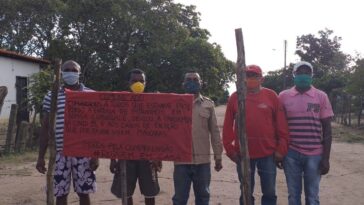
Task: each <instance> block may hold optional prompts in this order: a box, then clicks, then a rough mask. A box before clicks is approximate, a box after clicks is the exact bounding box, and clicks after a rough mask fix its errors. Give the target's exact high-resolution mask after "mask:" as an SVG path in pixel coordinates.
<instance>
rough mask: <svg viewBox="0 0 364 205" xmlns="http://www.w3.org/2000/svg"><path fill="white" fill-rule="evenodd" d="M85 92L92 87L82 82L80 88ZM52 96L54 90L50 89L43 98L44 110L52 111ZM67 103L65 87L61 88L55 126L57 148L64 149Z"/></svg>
mask: <svg viewBox="0 0 364 205" xmlns="http://www.w3.org/2000/svg"><path fill="white" fill-rule="evenodd" d="M79 91H84V92H92V91H93V90H91V89H90V88H87V87H85V86H84V85H83V84H81V87H80V90H79ZM51 98H52V92H51V91H48V93H47V95H46V96H45V97H44V99H43V112H47V113H49V112H50V111H51ZM65 104H66V96H65V91H64V88H63V87H62V88H60V89H59V92H58V100H57V115H56V128H55V137H56V150H57V151H62V150H63V130H64V108H65Z"/></svg>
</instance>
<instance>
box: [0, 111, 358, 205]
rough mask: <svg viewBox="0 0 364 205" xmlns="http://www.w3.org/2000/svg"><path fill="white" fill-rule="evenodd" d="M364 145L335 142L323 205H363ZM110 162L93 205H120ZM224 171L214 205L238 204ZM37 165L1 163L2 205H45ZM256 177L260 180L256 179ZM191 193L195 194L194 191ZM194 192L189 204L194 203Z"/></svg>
mask: <svg viewBox="0 0 364 205" xmlns="http://www.w3.org/2000/svg"><path fill="white" fill-rule="evenodd" d="M224 109H225V108H224V107H218V108H217V115H218V121H219V124H220V125H221V124H222V120H223V115H224ZM363 157H364V145H363V144H348V143H339V142H334V143H333V147H332V157H331V170H330V172H329V174H328V175H325V176H324V177H323V178H322V182H321V189H320V191H321V192H320V197H321V204H323V205H354V204H355V205H364V199H363V195H364V160H363ZM108 163H109V161H108V160H101V165H100V167H99V169H98V170H97V185H98V191H97V193H96V194H93V195H92V201H93V204H100V205H101V204H107V205H109V204H110V205H116V204H121V201H120V200H119V199H116V198H115V197H114V196H113V195H112V194H111V193H110V186H111V179H112V175H111V173H110V172H109V171H108ZM223 165H224V168H223V170H222V171H221V172H219V173H217V172H215V171H213V173H212V182H211V187H210V188H211V203H210V204H212V205H217V204H223V205H231V204H238V198H239V194H240V191H239V183H238V180H237V174H236V170H235V165H234V164H233V163H232V162H230V161H229V159H228V158H227V157H226V156H224V158H223ZM34 167H35V162H32V163H26V164H24V165H21V166H14V165H8V164H0V205H8V204H9V205H10V204H11V205H15V204H19V205H20V204H21V205H23V204H24V205H38V204H39V205H40V204H45V180H46V179H45V176H44V175H41V174H39V173H37V172H36V171H35V169H34ZM172 173H173V164H172V163H171V162H164V164H163V170H162V172H161V173H160V175H159V181H160V186H161V193H160V194H159V196H158V197H157V204H158V205H170V204H172V202H171V198H172V196H173V180H172ZM256 178H257V177H256ZM256 184H257V185H258V186H257V187H256V189H255V196H256V204H260V197H261V192H260V190H259V189H260V186H259V181H257V183H256ZM191 192H192V191H191ZM277 196H278V204H279V205H285V204H287V188H286V183H285V178H284V174H283V171H282V170H278V176H277ZM134 201H135V203H134V204H143V201H144V200H143V197H142V196H141V195H140V193H139V191H138V187H137V190H136V193H135V196H134ZM193 202H194V197H193V194H192V193H191V198H190V200H189V204H194V203H193ZM69 204H78V200H77V195H76V194H75V193H73V192H72V193H71V194H70V196H69Z"/></svg>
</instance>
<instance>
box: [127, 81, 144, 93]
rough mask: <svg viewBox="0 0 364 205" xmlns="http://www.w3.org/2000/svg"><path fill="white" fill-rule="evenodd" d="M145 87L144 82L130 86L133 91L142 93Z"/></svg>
mask: <svg viewBox="0 0 364 205" xmlns="http://www.w3.org/2000/svg"><path fill="white" fill-rule="evenodd" d="M144 88H145V87H144V84H143V83H141V82H135V83H133V84H131V86H130V89H131V91H132V92H133V93H142V92H144Z"/></svg>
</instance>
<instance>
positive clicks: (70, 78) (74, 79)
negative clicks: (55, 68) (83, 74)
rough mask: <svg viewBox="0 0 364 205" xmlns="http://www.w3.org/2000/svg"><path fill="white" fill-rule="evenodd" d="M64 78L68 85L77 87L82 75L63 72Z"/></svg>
mask: <svg viewBox="0 0 364 205" xmlns="http://www.w3.org/2000/svg"><path fill="white" fill-rule="evenodd" d="M62 78H63V81H64V82H65V83H66V84H67V85H75V84H76V83H78V80H79V79H80V73H79V72H77V73H76V72H62Z"/></svg>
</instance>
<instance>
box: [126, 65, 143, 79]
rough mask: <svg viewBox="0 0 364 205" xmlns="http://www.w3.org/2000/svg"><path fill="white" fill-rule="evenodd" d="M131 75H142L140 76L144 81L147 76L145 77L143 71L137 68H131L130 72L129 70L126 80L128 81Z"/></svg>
mask: <svg viewBox="0 0 364 205" xmlns="http://www.w3.org/2000/svg"><path fill="white" fill-rule="evenodd" d="M131 74H142V75H143V74H144V77H145V80H147V76H146V75H145V72H144V71H143V70H141V69H139V68H133V69H132V70H130V71H129V72H128V75H127V77H128V79H127V80H128V81H130V78H131Z"/></svg>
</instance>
